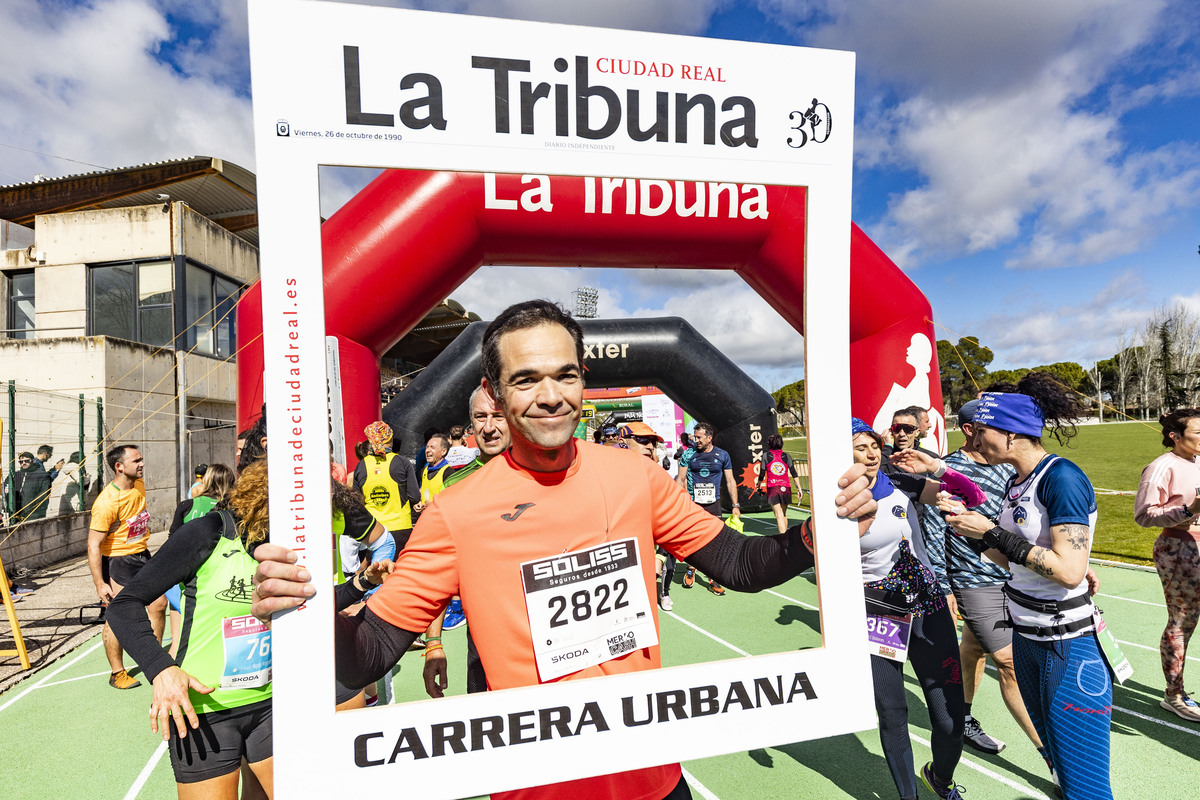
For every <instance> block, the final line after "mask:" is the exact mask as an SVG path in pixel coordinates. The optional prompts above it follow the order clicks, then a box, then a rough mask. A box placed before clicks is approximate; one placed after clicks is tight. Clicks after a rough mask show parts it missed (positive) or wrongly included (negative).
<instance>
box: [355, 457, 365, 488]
mask: <svg viewBox="0 0 1200 800" xmlns="http://www.w3.org/2000/svg"><path fill="white" fill-rule="evenodd" d="M366 482H367V459H366V458H364V459H363V460H362V461H359V462H358V466H357V467H355V468H354V488H355V489H358V490H359V491H360V492H361V491H362V487H363V484H364V483H366Z"/></svg>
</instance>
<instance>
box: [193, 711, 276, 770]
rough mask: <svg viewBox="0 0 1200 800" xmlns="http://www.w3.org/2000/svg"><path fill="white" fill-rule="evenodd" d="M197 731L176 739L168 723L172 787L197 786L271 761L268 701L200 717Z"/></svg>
mask: <svg viewBox="0 0 1200 800" xmlns="http://www.w3.org/2000/svg"><path fill="white" fill-rule="evenodd" d="M199 716H200V727H199V728H196V729H195V730H189V731H188V735H187V738H186V739H180V738H179V731H178V730H177V729H176V728H175V723H174V722H173V721H172V722H171V748H170V749H171V769H173V770H174V771H175V782H176V783H199V782H200V781H207V780H210V779H212V778H219V777H221V776H222V775H228V774H229V773H231V772H236V771H237V770H238V769H240V768H241V766H242V758H245V759H246V761H247V763H250V764H257V763H258V762H259V761H263V760H265V759H268V758H270V757H271V701H270V700H269V699H268V700H259V701H258V702H257V703H251V704H250V705H248V706H241V707H240V708H230V709H224V710H221V711H206V712H205V713H203V714H200V715H199Z"/></svg>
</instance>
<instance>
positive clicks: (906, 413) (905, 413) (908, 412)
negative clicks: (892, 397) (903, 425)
mask: <svg viewBox="0 0 1200 800" xmlns="http://www.w3.org/2000/svg"><path fill="white" fill-rule="evenodd" d="M896 417H912V418H913V421H914V422H920V421H921V416H920V415H919V414H914V413H913V410H912V406H906V407H904V408H900V409H897V410H896V411H893V412H892V422H895V421H896Z"/></svg>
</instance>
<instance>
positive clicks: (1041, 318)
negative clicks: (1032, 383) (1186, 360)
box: [971, 271, 1153, 369]
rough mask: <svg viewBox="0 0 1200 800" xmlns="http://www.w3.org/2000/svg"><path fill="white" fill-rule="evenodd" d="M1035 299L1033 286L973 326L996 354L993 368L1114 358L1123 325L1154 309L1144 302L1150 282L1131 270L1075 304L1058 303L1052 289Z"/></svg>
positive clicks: (1138, 322)
mask: <svg viewBox="0 0 1200 800" xmlns="http://www.w3.org/2000/svg"><path fill="white" fill-rule="evenodd" d="M1043 296H1044V297H1045V298H1046V299H1036V298H1037V297H1038V295H1033V297H1034V298H1035V299H1033V300H1032V301H1031V299H1030V298H1031V293H1030V292H1029V291H1028V288H1027V287H1026V288H1023V289H1022V290H1020V291H1018V292H1014V293H1013V294H1011V295H1009V296H1007V297H1004V298H1001V299H1000V302H999V303H998V304H997V306H996V307H999V308H1004V309H1013V310H1011V311H1009V310H1006V311H1004V312H1003V313H999V314H992V315H991V316H988V317H986V318H983V319H980V320H979V321H978V322H972V325H971V329H972V330H973V331H977V332H979V336H980V341H981V343H982V344H984V345H985V346H987V347H990V348H991V349H992V351H993V352H994V353H996V362H995V363H993V364H992V369H1013V368H1017V367H1031V366H1035V365H1038V364H1052V363H1054V362H1057V361H1076V362H1078V363H1080V364H1082V365H1083V366H1085V367H1087V366H1090V365H1091V364H1093V363H1095V362H1096V361H1098V360H1103V359H1106V358H1111V357H1112V355H1113V353H1115V352H1116V350H1117V339H1118V337H1119V336H1120V333H1121V330H1122V329H1125V330H1126V331H1128V332H1130V333H1132V332H1134V331H1136V330H1138V329H1139V328H1140V327H1141V326H1142V324H1143V323H1144V322H1145V321H1146V319H1147V318H1148V317H1149V316H1150V314H1151V313H1152V311H1153V309H1152V308H1151V307H1149V306H1147V305H1146V304H1145V286H1144V283H1143V281H1142V278H1141V276H1140V274H1139V273H1138V272H1135V271H1127V272H1124V273H1121V274H1120V275H1117V276H1116V277H1114V278H1113V279H1112V280H1111V281H1109V282H1108V283H1107V284H1106V285H1105V286H1104V287H1102V288H1101V289H1100V290H1099V291H1097V292H1096V293H1095V294H1094V295H1092V296H1091V297H1090V298H1087V299H1086V300H1084V301H1083V302H1080V303H1078V304H1075V305H1069V304H1061V305H1058V304H1055V301H1057V300H1061V299H1062V298H1061V297H1059V296H1055V295H1053V294H1046V295H1043Z"/></svg>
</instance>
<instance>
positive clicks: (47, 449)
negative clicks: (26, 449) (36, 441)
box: [37, 444, 54, 458]
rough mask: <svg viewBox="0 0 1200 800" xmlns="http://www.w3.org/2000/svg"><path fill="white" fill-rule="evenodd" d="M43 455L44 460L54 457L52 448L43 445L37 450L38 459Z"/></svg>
mask: <svg viewBox="0 0 1200 800" xmlns="http://www.w3.org/2000/svg"><path fill="white" fill-rule="evenodd" d="M43 453H44V454H45V455H46V458H49V457H50V456H52V455H54V448H53V447H51V446H50V445H48V444H44V445H42V446H41V447H39V448H38V452H37V454H38V458H41V457H42V454H43Z"/></svg>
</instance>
